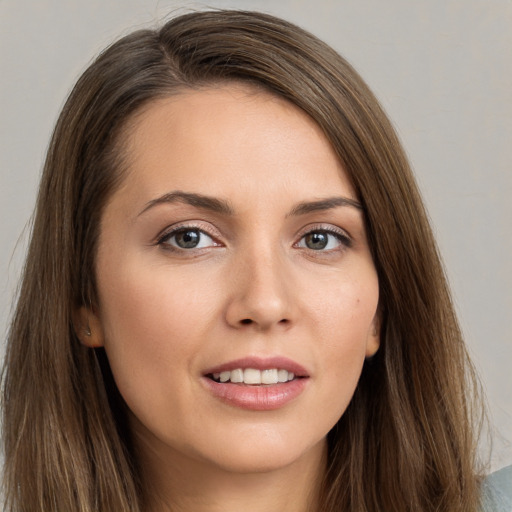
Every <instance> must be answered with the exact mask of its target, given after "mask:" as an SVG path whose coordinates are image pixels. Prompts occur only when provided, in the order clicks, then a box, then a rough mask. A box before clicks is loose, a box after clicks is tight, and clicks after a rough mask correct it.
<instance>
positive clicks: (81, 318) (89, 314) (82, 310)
mask: <svg viewBox="0 0 512 512" xmlns="http://www.w3.org/2000/svg"><path fill="white" fill-rule="evenodd" d="M73 327H74V329H75V333H76V335H77V337H78V339H79V340H80V341H81V343H82V345H85V346H86V347H90V348H98V347H103V344H104V336H103V327H102V325H101V322H100V319H99V317H98V315H97V314H96V313H95V311H94V309H93V308H92V307H91V308H87V307H85V306H80V307H79V308H77V309H75V310H74V311H73Z"/></svg>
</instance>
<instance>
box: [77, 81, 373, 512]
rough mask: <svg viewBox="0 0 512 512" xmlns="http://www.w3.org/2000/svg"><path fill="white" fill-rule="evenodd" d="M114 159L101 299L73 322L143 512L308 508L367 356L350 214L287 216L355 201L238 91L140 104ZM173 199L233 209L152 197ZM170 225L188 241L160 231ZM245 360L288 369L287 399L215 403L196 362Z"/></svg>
mask: <svg viewBox="0 0 512 512" xmlns="http://www.w3.org/2000/svg"><path fill="white" fill-rule="evenodd" d="M125 149H126V154H127V161H128V171H127V174H126V176H125V178H124V180H123V182H122V184H121V186H120V188H119V189H118V190H117V191H116V192H115V193H114V194H113V196H112V198H111V200H110V202H109V203H108V204H107V206H106V209H105V212H104V215H103V218H102V223H101V234H100V241H99V249H98V254H97V263H96V265H97V267H96V271H97V282H98V297H99V301H98V304H96V306H95V308H94V309H93V310H89V309H85V308H82V309H80V310H79V311H78V312H77V315H76V318H77V320H76V323H77V324H78V325H77V331H80V332H81V333H82V334H81V335H80V337H81V339H82V342H83V343H85V344H87V345H89V346H104V347H105V350H106V353H107V355H108V358H109V362H110V364H111V367H112V371H113V374H114V377H115V380H116V383H117V385H118V387H119V390H120V392H121V394H122V395H123V397H124V399H125V401H126V403H127V405H128V407H129V409H130V411H131V418H130V426H131V429H132V431H133V433H134V439H135V445H136V449H137V454H138V457H139V460H140V463H141V465H142V467H143V472H144V475H145V479H146V485H147V487H148V496H150V497H151V498H150V499H149V501H148V505H147V508H148V510H151V511H163V510H171V509H172V510H173V511H187V510H190V511H191V510H194V511H195V512H200V511H203V510H208V511H210V512H212V511H221V510H222V511H224V512H226V511H228V512H229V511H239V510H245V511H250V512H256V511H260V510H265V511H268V510H273V509H277V510H280V511H294V512H298V511H306V510H314V509H315V503H316V500H317V496H318V485H319V482H320V479H321V477H322V475H323V474H324V471H325V464H326V434H327V433H328V431H329V430H330V429H331V428H332V427H333V425H334V424H335V423H336V421H337V420H338V419H339V418H340V416H341V415H342V414H343V412H344V411H345V409H346V407H347V405H348V403H349V401H350V399H351V397H352V395H353V393H354V390H355V387H356V384H357V381H358V378H359V376H360V373H361V370H362V366H363V363H364V360H365V358H366V357H368V356H371V355H373V354H374V353H375V352H376V351H377V349H378V347H379V321H378V315H377V304H378V280H377V275H376V271H375V267H374V264H373V261H372V258H371V255H370V249H369V247H368V242H367V237H366V233H365V229H364V216H363V213H362V211H361V209H360V208H357V207H355V206H353V205H333V204H329V205H327V206H326V205H323V207H322V205H318V204H317V209H311V208H309V209H308V208H302V209H298V205H300V204H302V203H308V204H309V203H311V202H315V201H319V200H324V199H327V198H333V197H336V198H339V197H341V198H346V199H349V200H353V201H356V194H355V192H354V190H353V187H352V185H351V183H350V181H349V180H348V178H347V175H346V173H345V171H344V169H343V167H342V165H341V163H340V162H339V160H338V159H337V158H336V155H335V154H334V152H333V150H332V148H331V146H330V144H329V143H328V141H327V139H326V138H325V136H324V135H323V133H322V132H321V130H320V129H319V127H318V126H317V125H316V124H315V123H314V122H313V121H312V120H311V119H310V118H309V117H308V116H307V115H306V114H304V113H303V112H302V111H301V110H299V109H298V108H297V107H295V106H293V105H291V104H289V103H288V102H286V101H284V100H282V99H279V98H276V97H274V96H272V95H270V94H268V93H265V92H261V91H256V90H253V89H250V88H247V87H246V86H242V85H236V84H232V85H224V86H219V87H215V88H214V87H212V88H208V89H203V90H199V91H197V90H196V91H190V92H183V93H181V94H179V95H176V96H173V97H172V98H167V99H160V100H158V101H156V102H154V103H152V104H150V105H149V106H148V107H147V108H146V109H145V110H144V111H143V112H141V113H139V114H138V115H137V117H136V118H135V119H134V120H133V121H132V123H131V126H130V127H129V130H127V135H126V143H125ZM175 191H183V192H186V193H191V194H201V195H206V196H209V197H213V198H216V199H218V200H221V201H223V202H225V203H226V204H227V205H228V206H229V207H230V209H231V212H230V213H229V214H228V213H226V212H219V211H213V210H211V209H209V208H205V207H204V205H203V206H201V205H192V204H187V202H186V201H183V200H177V201H156V202H155V200H156V199H158V198H162V197H163V196H165V195H166V194H169V193H173V192H175ZM299 210H300V211H299ZM184 226H187V227H190V229H195V230H196V231H195V233H196V234H198V233H199V236H200V237H201V238H200V240H201V242H200V246H199V247H198V248H192V249H180V248H179V246H178V245H177V242H178V238H177V237H175V236H174V237H173V236H172V233H171V234H170V235H169V236H167V238H165V237H164V235H166V234H169V232H170V231H172V229H175V228H178V227H179V228H183V227H184ZM197 230H201V231H203V232H205V233H206V235H203V234H200V232H199V231H197ZM319 230H320V231H322V233H323V234H324V236H325V237H326V238H325V240H327V241H328V245H327V246H326V247H325V248H323V249H318V248H316V247H317V246H315V248H314V249H312V248H311V247H310V246H308V245H307V241H308V240H310V238H308V237H306V235H307V234H308V233H310V232H312V231H314V232H316V233H318V231H319ZM330 230H332V231H333V232H335V234H326V233H327V232H328V231H330ZM347 240H349V241H348V242H347ZM87 326H89V327H90V330H91V335H90V336H86V335H84V334H83V332H84V327H87ZM247 356H259V357H270V356H284V357H287V358H289V359H292V360H293V361H296V362H297V363H299V364H300V365H302V366H303V367H304V368H305V369H306V370H307V373H308V378H307V382H306V383H305V386H304V390H303V392H302V393H301V394H300V395H299V396H297V397H296V398H294V399H293V400H292V401H291V402H289V403H287V404H286V405H284V406H283V407H280V408H278V409H276V410H271V411H253V410H246V409H242V408H240V407H235V406H233V405H230V404H227V403H224V402H222V401H221V400H219V399H218V398H217V397H215V396H213V395H212V394H211V392H209V390H208V389H207V388H206V387H205V385H204V382H203V378H204V377H203V375H204V372H205V370H206V369H208V368H211V367H213V366H215V365H219V364H222V363H225V362H228V361H231V360H234V359H238V358H242V357H247Z"/></svg>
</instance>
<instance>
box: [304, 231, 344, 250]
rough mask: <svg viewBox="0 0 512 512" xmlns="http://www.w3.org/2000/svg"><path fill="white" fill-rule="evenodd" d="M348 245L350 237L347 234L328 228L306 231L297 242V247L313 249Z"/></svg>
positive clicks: (337, 247) (339, 247)
mask: <svg viewBox="0 0 512 512" xmlns="http://www.w3.org/2000/svg"><path fill="white" fill-rule="evenodd" d="M348 246H350V239H349V238H348V237H347V236H346V235H343V234H342V233H338V232H335V231H330V230H326V229H316V230H314V231H310V232H309V233H306V234H305V235H304V236H303V237H302V238H301V239H300V241H299V243H298V244H297V247H302V248H306V249H311V250H312V251H332V250H336V249H341V248H343V247H348Z"/></svg>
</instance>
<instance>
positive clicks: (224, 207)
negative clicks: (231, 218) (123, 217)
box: [138, 190, 363, 217]
mask: <svg viewBox="0 0 512 512" xmlns="http://www.w3.org/2000/svg"><path fill="white" fill-rule="evenodd" d="M169 203H171V204H172V203H185V204H189V205H190V206H195V207H196V208H202V209H204V210H210V211H212V212H215V213H220V214H222V215H234V210H233V208H232V207H231V206H230V204H229V203H228V202H227V201H224V200H222V199H218V198H216V197H211V196H205V195H203V194H194V193H192V192H182V191H180V190H177V191H174V192H169V193H167V194H164V195H162V196H160V197H157V198H156V199H152V200H151V201H149V202H148V203H146V205H145V206H144V208H143V209H142V211H141V212H140V213H139V214H138V216H140V215H142V214H143V213H145V212H146V211H148V210H149V209H151V208H153V207H155V206H157V205H160V204H169ZM340 206H350V207H352V208H356V209H358V210H362V209H363V207H362V205H361V203H360V202H359V201H356V200H355V199H350V198H348V197H342V196H336V197H328V198H326V199H320V200H318V201H304V202H301V203H299V204H297V205H295V206H294V207H293V208H292V210H291V211H290V213H288V214H287V217H289V216H294V217H296V216H299V215H305V214H307V213H311V212H317V211H322V210H331V209H333V208H338V207H340Z"/></svg>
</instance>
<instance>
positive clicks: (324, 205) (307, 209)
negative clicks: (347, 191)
mask: <svg viewBox="0 0 512 512" xmlns="http://www.w3.org/2000/svg"><path fill="white" fill-rule="evenodd" d="M339 206H349V207H351V208H356V209H357V210H361V211H362V210H363V206H362V205H361V203H360V202H359V201H356V200H355V199H350V198H349V197H341V196H340V197H328V198H326V199H320V200H318V201H307V202H303V203H299V204H297V205H296V206H295V207H294V208H293V209H292V210H291V211H290V213H289V214H288V215H287V216H294V217H295V216H298V215H305V214H306V213H311V212H317V211H322V210H332V209H333V208H338V207H339Z"/></svg>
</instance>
